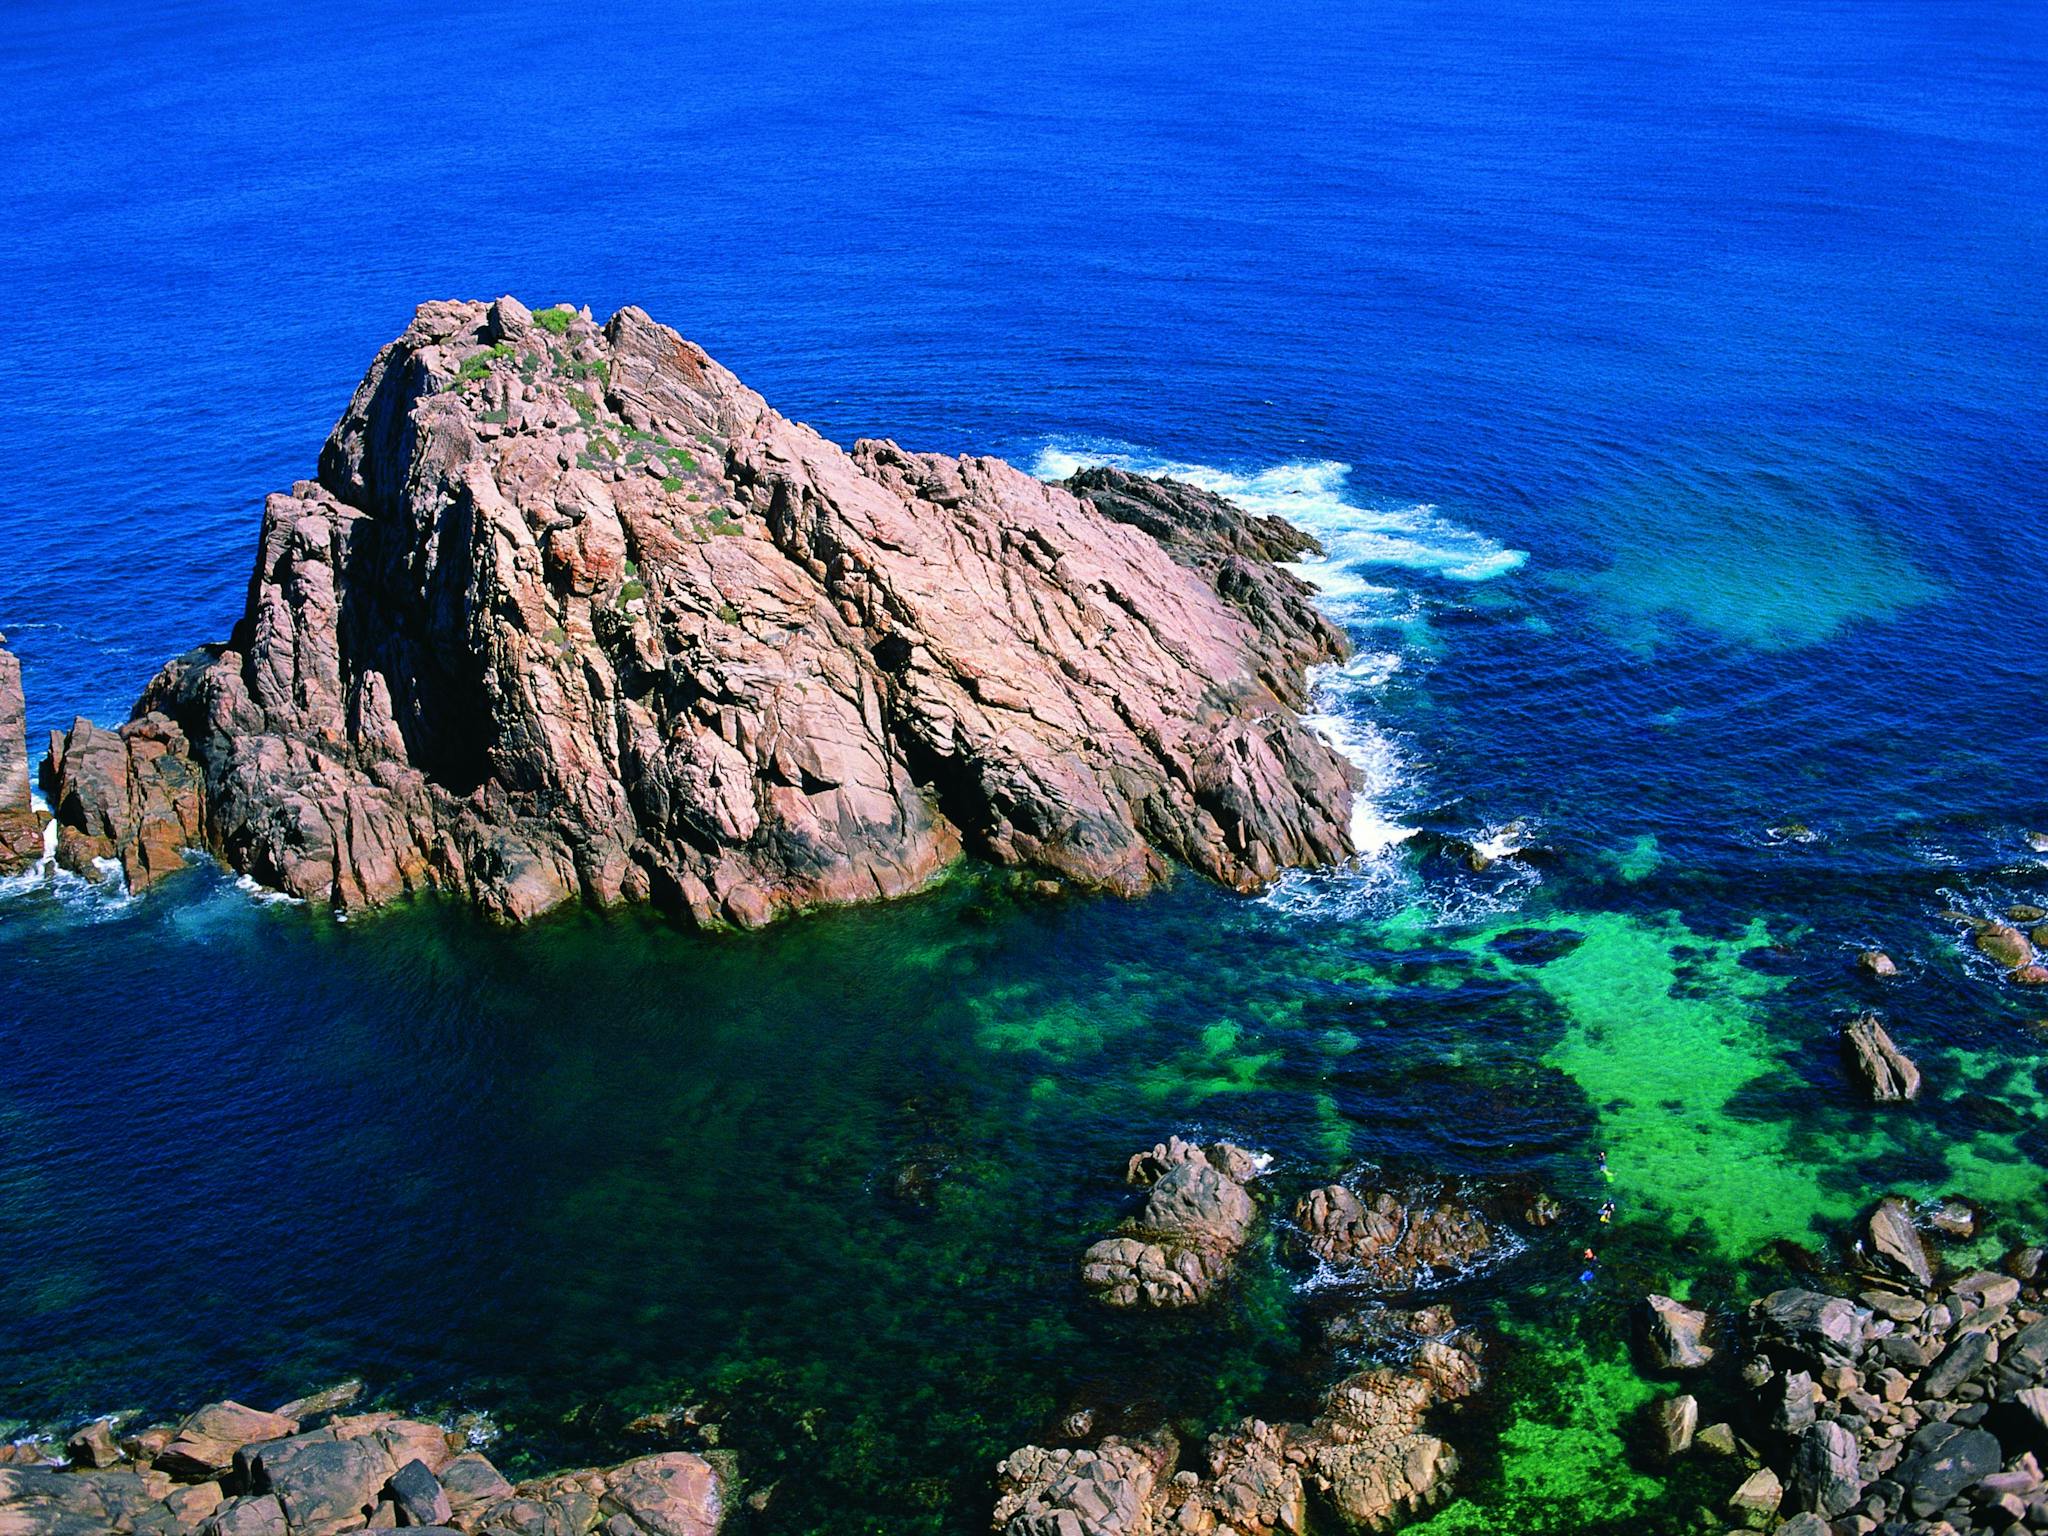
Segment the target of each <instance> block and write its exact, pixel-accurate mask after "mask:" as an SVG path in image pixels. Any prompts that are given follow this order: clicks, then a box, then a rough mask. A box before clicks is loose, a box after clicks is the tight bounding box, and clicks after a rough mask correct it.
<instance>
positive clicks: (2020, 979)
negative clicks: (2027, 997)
mask: <svg viewBox="0 0 2048 1536" xmlns="http://www.w3.org/2000/svg"><path fill="white" fill-rule="evenodd" d="M2006 980H2008V981H2010V982H2012V983H2014V984H2015V985H2017V986H2022V987H2048V965H2038V964H2037V965H2022V966H2020V967H2018V968H2017V969H2015V970H2013V971H2012V972H2011V973H2010V974H2008V975H2007V977H2006Z"/></svg>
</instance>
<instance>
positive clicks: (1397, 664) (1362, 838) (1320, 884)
mask: <svg viewBox="0 0 2048 1536" xmlns="http://www.w3.org/2000/svg"><path fill="white" fill-rule="evenodd" d="M1097 464H1108V465H1112V466H1114V467H1116V468H1118V469H1126V470H1130V471H1132V472H1133V473H1136V474H1145V475H1163V476H1166V477H1168V478H1171V479H1174V480H1180V481H1183V482H1185V483H1187V484H1189V485H1193V486H1198V487H1200V488H1201V489H1203V490H1207V491H1213V492H1215V493H1216V494H1218V495H1220V496H1227V497H1229V498H1230V499H1231V500H1232V501H1234V502H1236V503H1237V504H1238V505H1239V506H1241V507H1243V508H1245V510H1247V511H1249V512H1254V513H1258V514H1262V515H1269V516H1275V517H1280V518H1284V519H1285V520H1286V521H1288V522H1290V523H1292V524H1294V525H1295V526H1296V527H1298V528H1301V529H1304V530H1306V531H1307V532H1309V533H1312V534H1314V535H1315V537H1316V538H1317V539H1318V540H1319V541H1321V543H1322V545H1323V549H1324V553H1323V554H1322V555H1320V556H1318V557H1316V558H1313V559H1309V560H1303V561H1300V562H1296V563H1293V564H1291V565H1290V566H1289V569H1290V570H1292V571H1294V572H1295V573H1296V574H1297V575H1299V576H1300V577H1301V578H1302V579H1303V580H1305V581H1307V582H1308V583H1309V584H1310V585H1311V586H1313V587H1314V588H1315V591H1316V600H1317V603H1318V606H1320V607H1321V608H1322V609H1323V611H1324V612H1326V613H1327V614H1329V615H1330V617H1331V618H1333V619H1335V620H1337V621H1338V622H1339V623H1341V624H1343V625H1344V626H1345V627H1346V629H1347V630H1349V631H1350V634H1351V638H1352V640H1353V642H1354V644H1355V645H1356V646H1357V650H1356V651H1355V652H1354V654H1353V655H1352V657H1351V658H1350V659H1349V660H1348V661H1346V662H1344V663H1343V664H1341V665H1332V666H1327V667H1321V668H1318V669H1317V670H1316V672H1315V673H1314V674H1313V675H1312V676H1311V678H1310V681H1309V709H1310V712H1309V714H1308V715H1307V716H1306V717H1305V720H1306V723H1307V724H1308V725H1309V726H1310V727H1311V728H1312V729H1314V730H1315V731H1316V732H1317V733H1318V734H1319V735H1321V736H1322V737H1323V738H1324V740H1326V741H1328V742H1329V743H1330V745H1331V746H1333V747H1335V748H1336V749H1337V750H1338V751H1339V752H1341V753H1342V754H1343V755H1344V757H1345V758H1346V759H1348V760H1349V761H1350V763H1351V764H1352V765H1353V766H1354V767H1355V768H1357V770H1358V773H1359V779H1360V787H1359V792H1358V795H1357V798H1356V799H1355V800H1354V801H1353V803H1352V809H1351V826H1350V833H1351V844H1352V848H1353V850H1354V857H1353V858H1352V860H1351V861H1350V862H1349V863H1348V864H1346V865H1345V866H1343V867H1341V868H1338V869H1320V870H1293V871H1290V872H1289V873H1288V874H1286V875H1285V876H1283V877H1282V878H1281V879H1280V880H1279V881H1278V882H1277V883H1276V884H1275V885H1274V886H1273V887H1272V888H1271V889H1270V890H1269V891H1268V892H1267V893H1266V896H1265V898H1264V899H1265V902H1266V904H1267V905H1268V906H1269V907H1271V908H1272V909H1274V910H1276V911H1280V912H1285V913H1289V914H1295V915H1301V916H1313V917H1318V918H1336V919H1343V918H1350V917H1359V916H1365V915H1368V914H1372V913H1384V912H1385V911H1387V910H1389V909H1390V908H1392V907H1394V906H1400V905H1406V904H1408V903H1411V902H1414V901H1416V900H1418V899H1433V900H1434V901H1435V904H1436V905H1438V906H1439V907H1441V908H1442V909H1443V916H1444V917H1445V918H1447V919H1448V918H1451V917H1452V915H1453V912H1454V911H1455V913H1456V914H1457V915H1458V916H1460V917H1462V916H1464V915H1465V911H1466V908H1468V907H1469V906H1470V904H1471V903H1472V902H1473V901H1474V900H1479V901H1481V902H1482V903H1483V904H1489V905H1490V903H1491V902H1492V901H1494V900H1496V899H1498V897H1499V895H1500V890H1499V888H1495V889H1491V890H1489V891H1487V892H1484V893H1479V892H1472V891H1453V892H1449V893H1441V894H1439V895H1438V896H1436V897H1435V898H1429V897H1426V896H1425V894H1424V893H1423V892H1422V891H1420V890H1418V889H1417V888H1416V887H1415V883H1414V882H1413V880H1412V879H1411V878H1410V876H1409V873H1408V871H1407V868H1406V866H1405V865H1404V864H1403V863H1402V861H1401V858H1400V853H1399V850H1400V847H1401V845H1402V844H1403V843H1404V842H1406V841H1407V840H1408V839H1409V838H1411V837H1413V836H1414V835H1415V828H1413V827H1411V826H1407V825H1404V824H1403V822H1402V819H1401V817H1402V812H1403V810H1404V809H1407V810H1412V809H1413V808H1414V803H1413V788H1412V780H1413V773H1412V770H1411V768H1410V766H1409V764H1408V761H1407V759H1406V758H1405V757H1404V755H1403V752H1402V749H1401V747H1400V745H1399V743H1398V742H1396V740H1395V739H1394V738H1393V737H1392V736H1391V735H1389V734H1388V733H1387V732H1386V731H1385V730H1384V729H1382V728H1381V726H1380V725H1379V724H1378V723H1377V720H1376V718H1375V715H1376V713H1377V711H1376V710H1375V709H1374V707H1373V705H1374V701H1375V697H1376V696H1377V695H1378V694H1379V693H1380V691H1381V690H1383V689H1384V688H1386V686H1387V685H1388V684H1389V683H1390V682H1392V680H1393V679H1394V678H1395V677H1396V675H1398V673H1399V672H1400V670H1401V667H1402V665H1403V661H1404V658H1405V651H1404V646H1405V645H1406V644H1407V641H1408V635H1407V631H1408V629H1409V626H1411V625H1412V624H1414V623H1416V622H1418V621H1419V620H1420V619H1421V617H1422V610H1421V607H1420V605H1419V602H1418V600H1417V599H1416V597H1415V596H1414V595H1412V594H1410V593H1407V592H1404V591H1402V590H1401V588H1399V587H1398V586H1390V585H1388V584H1387V578H1388V577H1389V576H1390V575H1391V574H1393V573H1395V572H1399V571H1416V572H1427V573H1429V574H1431V575H1434V576H1439V577H1446V578H1449V579H1451V580H1455V581H1467V582H1477V581H1487V580H1490V579H1491V578H1493V577H1495V576H1499V575H1501V574H1503V573H1505V572H1507V571H1511V570H1513V569H1515V567H1517V566H1519V565H1520V564H1521V563H1522V562H1523V561H1524V560H1525V559H1526V558H1527V556H1526V555H1525V554H1524V553H1523V552H1522V551H1520V550H1516V549H1509V548H1507V547H1506V546H1505V545H1503V544H1500V543H1498V542H1497V541H1495V540H1493V539H1489V538H1487V537H1485V536H1484V535H1483V534H1478V533H1474V532H1472V531H1471V530H1470V529H1466V528H1461V527H1459V526H1458V525H1457V524H1455V523H1453V522H1451V521H1450V520H1449V519H1447V518H1445V517H1443V516H1442V515H1441V514H1439V513H1438V511H1437V510H1436V508H1435V507H1433V506H1430V505H1427V504H1414V505H1380V504H1371V503H1368V502H1365V501H1360V500H1354V499H1351V496H1350V488H1349V481H1350V475H1351V467H1350V466H1349V465H1348V464H1341V463H1338V462H1336V461H1334V460H1328V459H1324V460H1307V461H1296V462H1289V463H1284V464H1276V465H1273V466H1271V467H1269V468H1264V469H1246V470H1233V469H1222V468H1217V467H1215V466H1213V465H1208V464H1191V463H1185V462H1182V461H1179V460H1175V459H1168V458H1163V457H1161V456H1159V455H1156V454H1149V453H1145V452H1143V451H1142V450H1140V449H1137V448H1134V447H1132V446H1131V445H1129V444H1127V443H1115V442H1100V441H1096V442H1056V443H1053V444H1051V445H1049V446H1047V447H1046V448H1045V449H1043V450H1042V451H1041V452H1040V453H1039V454H1038V457H1037V459H1036V461H1035V462H1034V463H1033V465H1032V468H1033V471H1034V472H1035V473H1036V474H1037V475H1038V476H1039V477H1040V478H1042V479H1047V480H1060V479H1065V478H1066V477H1067V476H1068V475H1071V474H1073V473H1074V472H1075V471H1076V470H1079V469H1082V468H1084V467H1087V466H1091V465H1097ZM1375 639H1377V640H1378V642H1379V643H1374V642H1375ZM1531 873H1532V875H1533V872H1531ZM1510 883H1511V884H1518V883H1519V882H1518V881H1517V882H1510Z"/></svg>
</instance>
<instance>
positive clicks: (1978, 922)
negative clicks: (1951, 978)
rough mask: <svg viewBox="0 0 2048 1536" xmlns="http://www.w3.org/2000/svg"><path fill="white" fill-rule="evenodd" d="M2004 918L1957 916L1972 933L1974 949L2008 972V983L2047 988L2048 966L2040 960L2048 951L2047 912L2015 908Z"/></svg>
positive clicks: (2040, 909)
mask: <svg viewBox="0 0 2048 1536" xmlns="http://www.w3.org/2000/svg"><path fill="white" fill-rule="evenodd" d="M2004 915H2005V918H2006V921H2004V922H2001V921H1999V920H1998V919H1996V918H1983V917H1971V916H1969V915H1968V914H1967V913H1957V914H1956V916H1957V917H1958V918H1959V919H1960V920H1961V922H1962V923H1963V925H1964V926H1965V927H1966V928H1968V929H1969V932H1970V943H1971V945H1972V947H1974V948H1975V949H1976V951H1977V953H1978V954H1980V955H1982V956H1983V957H1984V958H1985V959H1986V960H1989V961H1990V962H1991V963H1992V964H1993V965H1995V966H1997V967H1998V968H1999V969H2000V970H2001V971H2003V972H2005V977H2006V980H2008V981H2010V982H2014V983H2016V984H2017V985H2019V986H2023V987H2043V986H2048V965H2043V964H2042V963H2041V959H2040V952H2041V951H2042V950H2044V949H2048V910H2043V909H2042V908H2040V907H2035V906H2024V905H2022V906H2012V907H2008V908H2006V910H2005V914H2004ZM2023 929H2028V930H2030V931H2022V930H2023Z"/></svg>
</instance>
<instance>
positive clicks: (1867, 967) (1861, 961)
mask: <svg viewBox="0 0 2048 1536" xmlns="http://www.w3.org/2000/svg"><path fill="white" fill-rule="evenodd" d="M1856 964H1857V966H1858V967H1859V968H1860V969H1861V970H1862V971H1863V973H1864V974H1865V975H1866V976H1875V977H1878V978H1879V979H1880V980H1885V979H1889V978H1890V977H1893V976H1896V975H1898V974H1899V967H1898V964H1897V962H1896V961H1894V960H1893V959H1892V957H1891V956H1890V955H1888V954H1886V953H1885V952H1884V951H1883V950H1881V949H1866V950H1864V951H1863V953H1862V954H1860V955H1858V956H1857V957H1856Z"/></svg>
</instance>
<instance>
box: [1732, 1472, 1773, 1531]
mask: <svg viewBox="0 0 2048 1536" xmlns="http://www.w3.org/2000/svg"><path fill="white" fill-rule="evenodd" d="M1784 1500H1785V1485H1784V1484H1783V1483H1782V1482H1780V1481H1779V1479H1778V1474H1777V1473H1775V1472H1773V1471H1772V1470H1771V1469H1770V1468H1769V1467H1758V1468H1757V1469H1756V1471H1754V1472H1752V1473H1750V1474H1749V1476H1748V1477H1746V1478H1744V1479H1743V1480H1742V1486H1741V1487H1739V1488H1737V1489H1736V1490H1735V1492H1733V1493H1732V1494H1730V1495H1729V1496H1728V1510H1729V1513H1731V1514H1733V1515H1734V1516H1735V1518H1736V1519H1737V1520H1740V1521H1741V1522H1742V1523H1743V1524H1744V1525H1747V1526H1753V1527H1756V1528H1758V1529H1761V1528H1762V1527H1764V1526H1766V1525H1769V1524H1771V1523H1773V1521H1774V1519H1775V1518H1776V1516H1777V1513H1778V1506H1779V1505H1780V1504H1782V1503H1783V1502H1784Z"/></svg>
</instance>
